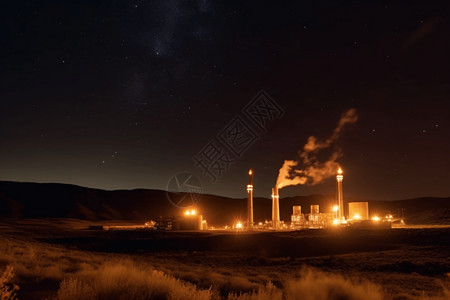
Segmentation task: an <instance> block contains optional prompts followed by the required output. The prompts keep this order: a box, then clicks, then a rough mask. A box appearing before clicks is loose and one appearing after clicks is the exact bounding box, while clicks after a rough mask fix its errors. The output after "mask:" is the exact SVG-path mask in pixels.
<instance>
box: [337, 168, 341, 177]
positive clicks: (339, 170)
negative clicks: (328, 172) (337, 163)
mask: <svg viewBox="0 0 450 300" xmlns="http://www.w3.org/2000/svg"><path fill="white" fill-rule="evenodd" d="M337 173H338V174H339V175H342V169H341V168H340V167H339V169H338V171H337Z"/></svg>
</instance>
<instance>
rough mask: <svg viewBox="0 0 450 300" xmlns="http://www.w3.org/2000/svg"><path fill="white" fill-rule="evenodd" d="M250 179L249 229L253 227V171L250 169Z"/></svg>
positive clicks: (248, 196) (248, 185) (248, 187)
mask: <svg viewBox="0 0 450 300" xmlns="http://www.w3.org/2000/svg"><path fill="white" fill-rule="evenodd" d="M248 175H249V180H248V184H247V229H249V230H251V229H252V228H253V171H252V169H250V170H249V171H248Z"/></svg>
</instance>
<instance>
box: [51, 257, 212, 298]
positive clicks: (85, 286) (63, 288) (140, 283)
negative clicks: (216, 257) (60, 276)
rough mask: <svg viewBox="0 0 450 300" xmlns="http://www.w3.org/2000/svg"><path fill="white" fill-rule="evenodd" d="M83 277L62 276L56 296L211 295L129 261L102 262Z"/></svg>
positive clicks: (165, 296) (193, 296)
mask: <svg viewBox="0 0 450 300" xmlns="http://www.w3.org/2000/svg"><path fill="white" fill-rule="evenodd" d="M84 277H85V278H83V279H66V280H64V281H63V282H62V283H61V285H60V288H59V290H58V293H57V295H56V299H59V300H69V299H83V300H88V299H173V300H178V299H199V300H202V299H205V300H206V299H211V296H212V293H211V290H210V289H209V290H201V289H198V288H197V287H196V286H195V285H193V284H190V283H187V282H184V281H181V280H178V279H176V278H174V277H172V276H169V275H166V274H164V273H163V272H159V271H155V270H148V271H147V270H142V269H138V268H137V267H136V266H134V265H133V264H132V263H129V264H125V263H119V264H112V265H105V266H102V267H101V268H99V269H98V270H97V271H94V272H92V273H91V274H86V275H85V276H84Z"/></svg>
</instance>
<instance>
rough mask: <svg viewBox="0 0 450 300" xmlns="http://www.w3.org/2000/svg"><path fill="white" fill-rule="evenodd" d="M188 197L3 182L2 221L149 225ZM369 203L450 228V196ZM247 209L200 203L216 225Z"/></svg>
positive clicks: (265, 211)
mask: <svg viewBox="0 0 450 300" xmlns="http://www.w3.org/2000/svg"><path fill="white" fill-rule="evenodd" d="M183 195H185V194H174V193H168V192H166V191H162V190H152V189H135V190H114V191H105V190H101V189H93V188H86V187H81V186H76V185H70V184H59V183H29V182H11V181H0V217H2V218H75V219H84V220H134V221H146V220H150V219H153V220H154V219H156V218H157V217H158V216H164V217H173V216H178V215H181V214H183V212H184V210H185V209H186V207H177V206H175V205H174V204H173V203H172V202H171V201H170V200H169V198H170V199H174V198H176V197H180V196H183ZM344 197H345V195H344ZM345 200H346V202H352V201H366V200H363V199H360V200H356V199H345ZM334 201H335V200H334V196H323V195H310V196H295V197H285V198H282V199H280V216H281V219H282V220H285V221H288V222H289V221H290V216H291V214H292V206H293V205H300V206H301V207H302V212H303V213H309V208H310V205H312V204H319V205H320V211H321V212H322V211H323V212H326V211H330V209H331V206H332V205H333V203H334ZM367 202H369V212H370V214H372V215H373V214H378V215H384V214H386V213H388V212H389V213H392V214H394V215H400V214H401V212H402V209H403V213H404V216H405V218H406V220H407V222H408V223H417V224H450V197H449V198H432V197H428V198H416V199H406V200H395V201H374V200H369V201H367ZM246 206H247V200H246V198H241V199H234V198H227V197H222V196H216V195H207V194H202V195H199V200H198V202H196V208H197V209H198V211H199V212H200V213H201V214H203V215H204V218H206V219H207V220H208V223H210V224H212V225H224V224H232V223H233V222H234V221H236V220H238V219H240V220H244V219H245V216H246ZM270 219H271V199H268V198H261V197H255V198H254V220H255V222H258V221H264V220H270Z"/></svg>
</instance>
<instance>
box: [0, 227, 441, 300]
mask: <svg viewBox="0 0 450 300" xmlns="http://www.w3.org/2000/svg"><path fill="white" fill-rule="evenodd" d="M91 224H92V223H86V222H85V221H78V220H71V219H64V220H60V219H53V220H49V219H46V220H43V219H35V220H20V221H16V220H3V221H2V222H0V274H3V275H2V277H1V278H2V280H1V281H0V299H13V298H14V295H15V296H16V297H17V298H19V299H449V298H450V229H448V228H425V229H418V228H409V229H391V230H340V231H324V230H310V231H300V232H280V233H273V232H259V233H258V232H257V233H252V234H245V233H233V232H153V231H143V230H142V231H88V230H86V228H87V227H88V226H89V225H91ZM117 224H122V223H119V222H118V223H117Z"/></svg>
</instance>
